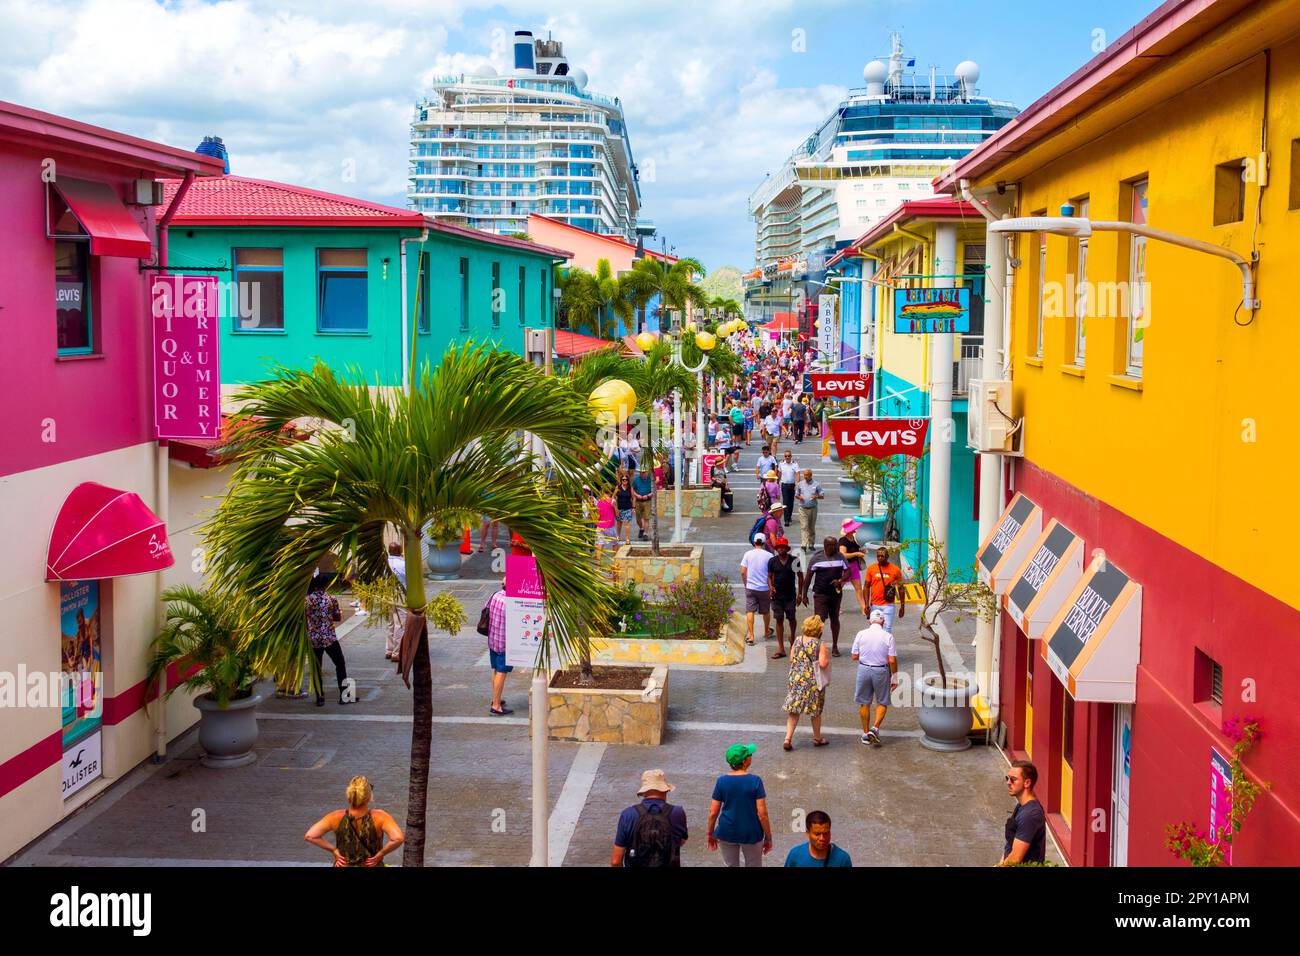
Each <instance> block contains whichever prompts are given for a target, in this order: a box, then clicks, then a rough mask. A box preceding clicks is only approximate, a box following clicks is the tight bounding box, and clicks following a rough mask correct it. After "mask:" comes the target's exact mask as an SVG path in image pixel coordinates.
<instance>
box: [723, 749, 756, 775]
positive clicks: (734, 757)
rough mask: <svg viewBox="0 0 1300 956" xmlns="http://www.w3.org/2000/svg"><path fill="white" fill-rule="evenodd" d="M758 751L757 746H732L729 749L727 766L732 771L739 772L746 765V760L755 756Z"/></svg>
mask: <svg viewBox="0 0 1300 956" xmlns="http://www.w3.org/2000/svg"><path fill="white" fill-rule="evenodd" d="M757 749H758V747H757V745H755V744H732V745H731V746H730V747H728V748H727V765H728V766H729V767H731V769H732V770H739V769H740V768H741V767H742V766H743V765H744V763H745V758H747V757H752V756H754V751H755V750H757Z"/></svg>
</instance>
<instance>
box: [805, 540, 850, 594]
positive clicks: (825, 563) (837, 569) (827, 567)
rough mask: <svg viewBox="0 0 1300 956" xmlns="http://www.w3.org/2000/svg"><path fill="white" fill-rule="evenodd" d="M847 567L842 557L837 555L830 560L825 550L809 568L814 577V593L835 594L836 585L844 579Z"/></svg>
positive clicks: (814, 559)
mask: <svg viewBox="0 0 1300 956" xmlns="http://www.w3.org/2000/svg"><path fill="white" fill-rule="evenodd" d="M847 567H848V565H846V564H845V563H844V557H843V556H842V555H839V554H836V555H833V556H832V557H829V558H828V557H826V552H825V551H824V550H823V551H821V552H819V553H818V554H817V556H816V557H815V558H813V563H812V564H811V565H809V566H808V570H809V571H810V572H811V573H812V576H813V586H812V589H813V593H814V594H835V593H836V590H835V583H836V582H837V581H840V580H842V579H843V577H844V571H845V569H846V568H847Z"/></svg>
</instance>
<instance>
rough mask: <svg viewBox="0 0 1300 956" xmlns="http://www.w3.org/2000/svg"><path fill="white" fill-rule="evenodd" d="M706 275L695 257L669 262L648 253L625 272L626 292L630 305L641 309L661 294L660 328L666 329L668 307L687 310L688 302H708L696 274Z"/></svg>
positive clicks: (702, 304)
mask: <svg viewBox="0 0 1300 956" xmlns="http://www.w3.org/2000/svg"><path fill="white" fill-rule="evenodd" d="M703 274H704V266H702V265H700V263H699V261H698V260H695V259H678V260H677V261H676V262H673V263H667V262H664V261H663V260H662V259H657V258H655V257H653V256H647V257H646V258H644V259H638V260H636V262H634V263H633V264H632V269H631V271H629V272H627V273H625V274H624V276H623V279H624V286H623V287H624V293H625V295H626V296H627V298H628V301H629V302H630V304H631V305H632V306H633V307H634V308H638V309H639V308H644V307H645V306H646V304H647V303H648V302H649V301H650V300H651V299H653V298H655V297H656V296H658V297H659V313H660V323H659V327H660V328H664V327H665V322H664V318H665V317H666V315H667V313H668V311H669V310H673V309H676V310H678V311H682V310H685V308H686V305H687V303H688V302H689V303H690V304H691V305H695V306H698V307H700V308H703V307H705V306H707V305H708V304H709V297H708V295H707V294H705V292H704V290H703V289H701V288H700V287H699V286H698V285H696V284H695V277H696V276H697V275H703Z"/></svg>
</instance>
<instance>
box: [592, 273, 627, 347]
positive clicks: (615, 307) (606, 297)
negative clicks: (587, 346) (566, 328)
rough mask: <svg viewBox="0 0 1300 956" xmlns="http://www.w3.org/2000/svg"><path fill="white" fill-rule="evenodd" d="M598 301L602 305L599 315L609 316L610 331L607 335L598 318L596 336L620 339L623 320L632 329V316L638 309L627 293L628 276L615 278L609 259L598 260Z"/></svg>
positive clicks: (596, 277) (595, 278) (596, 279)
mask: <svg viewBox="0 0 1300 956" xmlns="http://www.w3.org/2000/svg"><path fill="white" fill-rule="evenodd" d="M593 279H594V281H595V283H596V301H597V302H599V303H600V310H599V315H600V316H604V315H609V317H610V330H609V334H608V335H605V330H604V323H603V322H602V321H601V320H600V318H597V320H596V334H597V335H599V336H601V337H603V338H610V339H615V338H618V323H619V320H620V319H621V320H622V321H623V324H624V326H625V327H628V328H631V323H632V316H633V315H634V314H635V312H636V309H635V307H634V306H633V305H632V301H631V299H630V297H629V296H628V291H627V276H626V274H624V275H621V276H615V275H614V271H613V269H611V268H610V265H609V260H608V259H597V260H596V274H595V276H594V277H593Z"/></svg>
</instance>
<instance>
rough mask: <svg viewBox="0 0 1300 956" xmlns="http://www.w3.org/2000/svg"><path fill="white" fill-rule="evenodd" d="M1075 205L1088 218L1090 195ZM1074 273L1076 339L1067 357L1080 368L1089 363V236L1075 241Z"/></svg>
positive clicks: (1076, 212) (1076, 201)
mask: <svg viewBox="0 0 1300 956" xmlns="http://www.w3.org/2000/svg"><path fill="white" fill-rule="evenodd" d="M1071 205H1072V206H1074V210H1075V211H1074V214H1075V216H1077V217H1078V218H1080V219H1087V218H1088V197H1087V196H1084V197H1083V198H1081V199H1075V200H1072V201H1071ZM1071 272H1072V274H1073V275H1074V341H1073V343H1072V344H1071V352H1070V355H1069V356H1068V357H1067V362H1070V363H1073V364H1075V365H1077V366H1079V368H1083V367H1084V366H1085V365H1086V364H1087V363H1086V362H1085V361H1084V356H1085V352H1086V348H1085V345H1086V339H1087V324H1086V323H1087V318H1088V304H1089V301H1090V300H1089V297H1088V240H1087V238H1086V237H1085V238H1083V239H1078V240H1076V241H1075V248H1074V268H1073V269H1072V270H1071Z"/></svg>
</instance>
